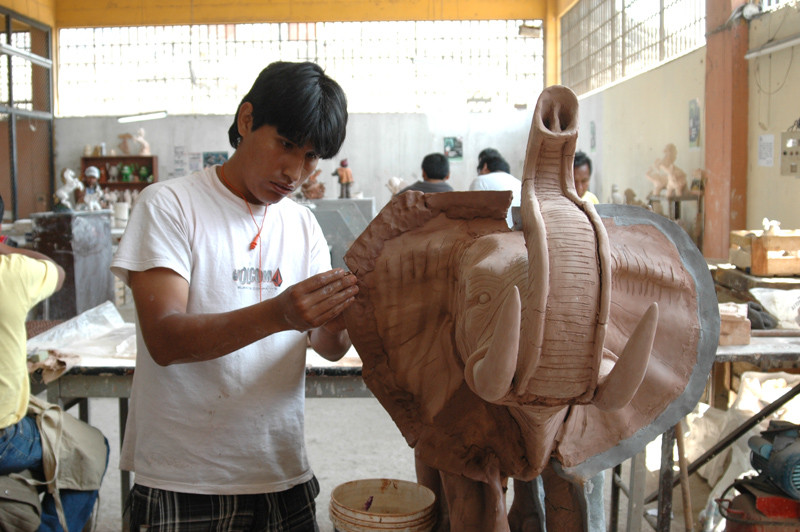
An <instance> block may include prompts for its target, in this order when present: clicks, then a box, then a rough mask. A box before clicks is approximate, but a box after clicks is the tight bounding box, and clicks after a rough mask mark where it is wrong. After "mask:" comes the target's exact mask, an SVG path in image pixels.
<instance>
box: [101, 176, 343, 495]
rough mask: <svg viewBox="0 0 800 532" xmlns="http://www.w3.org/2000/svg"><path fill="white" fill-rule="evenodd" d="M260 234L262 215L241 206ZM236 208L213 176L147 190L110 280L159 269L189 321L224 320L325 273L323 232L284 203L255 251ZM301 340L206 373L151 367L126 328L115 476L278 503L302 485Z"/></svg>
mask: <svg viewBox="0 0 800 532" xmlns="http://www.w3.org/2000/svg"><path fill="white" fill-rule="evenodd" d="M250 208H251V209H252V214H253V217H255V219H256V221H257V222H259V223H260V222H261V219H262V216H263V214H264V207H263V206H255V205H251V206H250ZM253 217H251V214H250V212H248V210H247V207H246V206H245V203H244V200H243V199H242V198H240V197H238V196H236V195H234V194H233V193H232V192H230V191H229V190H228V189H227V188H226V187H225V186H224V185H222V183H220V181H219V179H218V178H217V176H216V172H215V168H214V167H210V168H206V169H204V170H202V171H200V172H195V173H194V174H192V175H190V176H187V177H182V178H178V179H171V180H169V181H164V182H161V183H154V184H152V185H150V186H148V187H147V188H145V189H144V190H143V192H142V195H141V196H140V198H139V200H138V201H137V203H136V205H135V206H134V208H133V211H132V213H131V217H130V220H129V222H128V226H127V229H126V231H125V234H124V236H123V237H122V240H121V242H120V245H119V249H118V251H117V253H116V255H115V256H114V259H113V261H112V264H111V269H112V271H113V272H114V274H115V275H117V276H118V277H119V278H120V279H122V280H123V281H124V282H125V283H129V277H128V274H129V272H130V271H143V270H147V269H150V268H157V267H164V268H169V269H171V270H173V271H175V272H176V273H178V274H179V275H181V276H182V277H184V278H185V279H186V280H187V281H189V301H188V309H187V311H188V312H189V313H215V312H226V311H230V310H234V309H238V308H242V307H245V306H249V305H253V304H255V303H258V301H259V281H258V271H259V269H260V270H261V271H262V272H264V275H263V280H262V282H261V283H260V289H261V291H262V298H263V299H265V300H266V299H268V298H272V297H274V296H276V295H277V294H279V293H280V292H281V291H283V290H284V289H286V288H287V287H289V286H291V285H293V284H296V283H297V282H299V281H302V280H304V279H306V278H308V277H310V276H312V275H314V274H316V273H319V272H322V271H326V270H329V269H330V268H331V262H330V253H329V251H328V246H327V243H326V241H325V238H324V236H323V234H322V230H321V228H320V226H319V224H318V223H317V221H316V219H315V217H314V215H313V214H312V213H311V211H310V210H308V209H307V208H306V207H303V206H300V205H298V204H296V203H295V202H293V201H292V200H290V199H284V200H282V201H280V202H278V203H276V204H273V205H270V206H269V208H268V210H267V213H266V218H265V221H264V227H263V230H262V233H261V237H262V244H261V259H260V263H259V248H258V247H256V249H254V250H250V249H249V245H250V242H251V241H252V240H253V237H254V236H255V234H256V232H257V229H256V227H255V224H254V222H253ZM306 342H307V336H306V334H304V333H301V332H297V331H285V332H281V333H278V334H273V335H271V336H268V337H267V338H264V339H262V340H260V341H258V342H255V343H253V344H250V345H249V346H247V347H245V348H243V349H240V350H239V351H236V352H234V353H231V354H228V355H226V356H223V357H220V358H218V359H215V360H210V361H205V362H194V363H188V364H174V365H171V366H167V367H162V366H159V365H158V364H156V363H155V362H154V361H153V359H152V357H151V356H150V354H149V352H148V351H147V346H146V345H145V343H144V341H143V339H142V336H141V331H140V330H139V328H138V327H137V357H136V372H135V374H134V379H133V390H132V393H131V403H130V413H129V416H128V423H127V427H126V429H125V438H124V441H123V447H122V453H121V457H120V468H121V469H123V470H130V471H134V472H135V473H136V482H137V483H138V484H141V485H144V486H148V487H153V488H161V489H166V490H171V491H180V492H189V493H204V494H237V493H238V494H244V493H267V492H274V491H282V490H285V489H288V488H290V487H292V486H294V485H297V484H299V483H302V482H306V481H307V480H309V479H310V478H311V477H312V474H313V473H312V471H311V469H310V467H309V464H308V460H307V457H306V451H305V436H304V425H303V423H304V421H303V420H304V400H305V352H306Z"/></svg>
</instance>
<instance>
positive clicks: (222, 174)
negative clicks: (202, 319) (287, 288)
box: [219, 164, 269, 301]
mask: <svg viewBox="0 0 800 532" xmlns="http://www.w3.org/2000/svg"><path fill="white" fill-rule="evenodd" d="M219 172H220V173H219V175H220V177H221V178H222V182H223V183H225V185H226V186H227V187H228V188H229V189H230V190H231V191H233V192H234V193H235V194H236V195H237V196H239V197H240V198H242V201H244V204H245V205H246V206H247V212H249V213H250V218H252V219H253V225H255V226H256V229H257V230H258V232H257V233H256V236H254V237H253V241H252V242H250V251H252V250H254V249H256V245H258V300H259V301H261V281H262V277H263V271H264V270H263V268H262V267H261V230H262V229H264V222H265V221H266V219H267V207H268V206H269V205H265V206H264V217H263V218H261V226H260V227H259V225H258V222H256V217H255V216H253V209H251V208H250V202H249V201H247V199H246V198H245V197H244V194H242V193H241V192H239V190H238V189H237V188H236V187H234V186H233V185H231V184H230V183H229V182H228V180H227V179H225V165H224V164H223V165H222V166H220V167H219Z"/></svg>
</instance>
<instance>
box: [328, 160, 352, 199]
mask: <svg viewBox="0 0 800 532" xmlns="http://www.w3.org/2000/svg"><path fill="white" fill-rule="evenodd" d="M331 175H335V176H338V177H339V199H343V198H349V197H350V185H352V184H353V171H352V170H350V168H349V167H348V163H347V159H342V160H341V162H340V163H339V168H337V169H336V170H334V171H333V174H331Z"/></svg>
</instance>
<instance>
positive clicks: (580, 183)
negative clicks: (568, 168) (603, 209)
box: [572, 151, 600, 205]
mask: <svg viewBox="0 0 800 532" xmlns="http://www.w3.org/2000/svg"><path fill="white" fill-rule="evenodd" d="M572 171H573V177H574V178H575V192H577V193H578V197H579V198H580V199H582V200H583V201H588V202H590V203H594V204H595V205H597V204H598V203H600V200H598V199H597V196H595V195H594V194H592V193H591V192H589V181H591V179H592V160H591V159H590V158H589V156H587V155H586V154H585V153H583V152H582V151H578V152H575V162H574V163H573V164H572Z"/></svg>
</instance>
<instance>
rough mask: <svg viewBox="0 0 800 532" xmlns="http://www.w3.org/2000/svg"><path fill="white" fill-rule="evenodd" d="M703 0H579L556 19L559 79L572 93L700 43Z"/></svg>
mask: <svg viewBox="0 0 800 532" xmlns="http://www.w3.org/2000/svg"><path fill="white" fill-rule="evenodd" d="M705 4H706V2H705V0H663V1H662V2H653V1H652V0H579V2H578V3H577V4H576V5H575V6H574V7H573V8H572V9H570V10H569V11H568V12H567V13H566V14H565V15H564V16H563V17H562V18H561V81H562V83H563V84H565V85H567V86H569V87H571V88H572V89H573V90H574V91H575V92H576V93H577V94H584V93H586V92H589V91H592V90H595V89H598V88H600V87H603V86H605V85H608V84H610V83H614V82H616V81H619V80H621V79H623V78H625V77H628V76H632V75H634V74H639V73H641V72H644V71H646V70H650V69H652V68H655V67H656V66H658V65H659V64H661V63H663V62H665V61H669V60H671V59H674V58H676V57H678V56H680V55H683V54H686V53H688V52H690V51H692V50H695V49H697V48H699V47H700V46H703V45H704V44H705Z"/></svg>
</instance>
